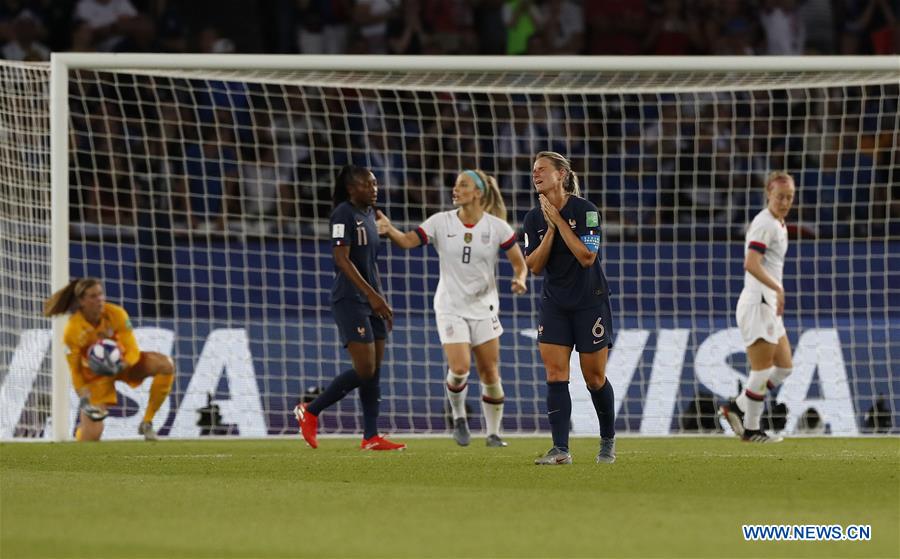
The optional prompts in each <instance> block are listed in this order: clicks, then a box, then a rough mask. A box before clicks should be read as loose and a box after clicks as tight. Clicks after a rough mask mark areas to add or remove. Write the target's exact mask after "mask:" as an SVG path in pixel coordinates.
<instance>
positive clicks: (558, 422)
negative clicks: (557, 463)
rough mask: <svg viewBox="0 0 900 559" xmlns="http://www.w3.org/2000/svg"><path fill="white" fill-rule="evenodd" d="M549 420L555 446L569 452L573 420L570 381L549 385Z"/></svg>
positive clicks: (549, 383) (550, 383)
mask: <svg viewBox="0 0 900 559" xmlns="http://www.w3.org/2000/svg"><path fill="white" fill-rule="evenodd" d="M547 419H549V420H550V430H551V432H552V433H553V446H555V447H557V448H561V449H563V450H565V451H567V452H568V450H569V422H570V421H571V420H572V397H571V396H570V395H569V381H562V382H548V383H547Z"/></svg>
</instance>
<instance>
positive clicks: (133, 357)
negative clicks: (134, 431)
mask: <svg viewBox="0 0 900 559" xmlns="http://www.w3.org/2000/svg"><path fill="white" fill-rule="evenodd" d="M66 313H72V316H71V317H69V321H68V323H67V324H66V329H65V334H64V338H63V343H64V344H65V350H66V354H67V357H66V359H67V360H68V362H69V369H70V370H71V372H72V385H73V387H74V388H75V392H77V393H78V396H79V398H80V403H79V406H78V407H79V426H78V429H77V430H76V431H75V438H76V439H77V440H79V441H97V440H100V436H101V435H102V434H103V420H104V419H105V418H106V416H107V415H108V414H109V412H108V411H107V409H106V408H107V406H109V405H114V404H115V403H116V401H117V396H116V388H115V381H117V380H118V381H122V382H125V383H128V385H129V386H132V387H135V388H136V387H138V386H140V385H141V383H142V382H144V379H145V378H147V377H153V384H151V385H150V401H149V402H148V404H147V411H146V412H145V413H144V419H143V421H142V422H141V425H140V427H139V428H138V434H140V435H143V437H144V439H146V440H148V441H152V440H155V439H156V431H155V430H154V429H153V416H154V415H156V412H157V411H158V410H159V407H160V406H161V405H162V403H163V402H164V401H165V400H166V398H167V397H168V396H169V392H170V391H171V390H172V382H173V381H174V379H175V365H174V364H173V363H172V359H171V358H169V357H168V356H166V355H163V354H161V353H156V352H153V351H141V350H140V348H138V345H137V340H136V339H135V337H134V331H133V330H132V328H131V320H129V318H128V313H127V312H126V311H125V309H123V308H122V307H120V306H118V305H114V304H112V303H107V302H106V295H105V294H104V292H103V285H102V284H101V283H100V280H98V279H96V278H81V279H76V280H72V281H70V282H69V284H68V285H67V286H65V287H64V288H62V289H60V290H59V291H57V292H56V293H54V294H53V295H51V296H50V298H49V299H47V300H46V301H45V302H44V316H55V315H59V314H66ZM102 339H112V340H115V341H116V343H117V344H118V346H119V348H120V350H121V353H122V359H121V360H120V361H119V362H117V363H115V364H114V365H112V366H103V365H100V364H97V363H95V362H92V361H90V360H88V358H87V352H88V350H89V349H90V348H91V346H92V345H94V344H95V343H96V342H97V341H99V340H102Z"/></svg>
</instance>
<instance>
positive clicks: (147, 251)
mask: <svg viewBox="0 0 900 559" xmlns="http://www.w3.org/2000/svg"><path fill="white" fill-rule="evenodd" d="M898 74H900V71H897V72H874V71H859V72H846V71H842V72H827V71H820V72H746V71H740V70H737V69H736V70H735V71H734V72H724V73H723V72H696V71H695V72H678V71H670V72H602V71H598V72H560V71H554V70H553V69H552V68H551V69H548V70H547V71H542V72H522V71H516V72H504V71H494V72H442V71H438V70H435V71H431V72H404V71H401V70H399V69H398V70H395V71H389V72H363V71H355V72H342V71H309V72H304V71H294V72H288V71H283V70H279V71H270V70H258V71H249V70H241V71H226V70H196V69H188V68H185V69H180V70H135V69H128V68H122V69H119V70H115V71H102V72H98V71H87V70H73V71H71V72H70V74H69V111H70V115H69V116H70V118H69V124H68V130H67V134H68V139H69V150H70V151H69V154H70V155H69V193H68V194H69V201H70V207H69V216H68V217H69V222H70V236H71V241H70V246H69V261H70V270H69V271H70V275H71V276H72V277H81V276H96V277H98V278H100V279H101V280H102V281H103V284H104V286H105V288H106V293H107V297H108V299H109V300H110V301H111V302H114V303H117V304H121V305H123V306H124V307H125V309H126V310H127V311H128V312H129V314H130V315H131V318H132V322H133V324H134V325H135V327H136V330H137V336H138V340H139V342H140V344H141V347H142V349H144V350H153V351H160V352H163V353H168V354H171V355H172V356H173V357H174V359H175V363H176V369H177V378H176V382H175V385H174V388H173V392H172V395H171V396H170V398H169V400H168V401H167V402H166V404H165V405H164V406H163V408H162V409H161V410H160V412H159V414H158V415H157V418H156V420H155V423H156V426H157V429H158V430H160V431H161V432H162V434H164V435H166V434H168V435H170V436H173V437H197V436H201V435H207V434H230V435H240V436H265V435H276V434H291V433H294V432H296V428H297V426H296V423H295V421H294V419H293V416H292V414H291V410H292V408H293V407H294V405H295V404H296V403H297V401H298V400H299V399H301V398H304V397H312V396H313V395H314V394H315V392H316V391H317V390H320V389H321V388H323V387H324V386H325V385H326V384H327V383H328V382H329V381H330V380H331V379H332V378H333V377H334V376H335V375H336V374H338V373H339V372H340V371H342V370H345V369H347V368H348V367H349V366H350V365H349V358H348V355H347V353H346V351H345V350H344V349H343V348H341V347H340V342H339V341H338V337H337V332H336V328H335V326H334V323H333V320H332V317H331V312H330V307H329V303H328V300H329V293H330V288H331V285H332V282H333V277H334V267H333V263H332V256H331V252H332V249H331V243H330V241H329V231H328V217H329V212H330V210H331V194H332V185H333V183H334V180H335V177H336V175H337V173H338V171H339V170H340V168H341V166H343V165H345V164H356V165H360V166H364V167H367V168H369V169H370V170H372V171H373V173H374V174H375V176H376V177H377V179H378V182H379V189H380V190H379V208H380V209H381V210H382V211H384V212H385V213H386V214H387V215H388V216H389V217H390V218H391V219H392V221H393V222H394V223H395V224H396V225H397V226H398V227H400V228H401V229H403V230H410V229H413V228H415V227H416V226H417V225H419V224H420V223H421V222H422V221H423V220H424V219H425V218H426V217H427V216H429V215H431V214H432V213H434V212H437V211H442V210H447V209H450V208H451V207H452V203H451V199H450V194H451V188H452V186H453V183H454V181H455V178H456V176H457V174H458V173H460V172H461V171H462V170H464V169H474V168H478V169H482V170H484V171H485V172H487V173H488V174H490V175H493V176H494V177H496V179H497V180H498V183H499V185H500V189H501V191H502V192H503V195H504V198H505V201H506V204H507V207H508V209H509V221H510V223H511V224H512V225H513V227H514V228H515V229H516V230H517V231H520V230H521V223H522V218H523V217H524V215H525V213H526V212H527V211H528V210H529V209H531V208H532V207H534V206H535V205H536V196H535V194H534V190H533V186H532V185H531V179H530V172H531V166H532V162H533V156H534V154H535V153H537V152H539V151H542V150H552V151H558V152H560V153H562V154H564V155H566V156H567V157H569V158H570V159H571V161H572V164H573V168H574V170H575V171H576V172H577V173H578V175H579V177H580V179H581V183H582V188H583V196H585V197H586V198H588V199H590V200H591V201H592V202H594V203H595V204H596V205H597V206H598V207H599V208H600V210H601V229H602V243H601V250H600V255H601V258H602V262H603V267H604V270H605V272H606V275H607V276H608V278H609V280H610V284H611V291H612V305H613V317H614V323H615V324H614V326H615V332H616V337H615V342H614V347H613V349H612V351H611V354H610V361H609V365H608V369H607V374H608V378H609V379H610V380H611V382H612V384H613V387H614V388H615V391H616V403H617V410H618V411H617V414H618V417H617V429H618V430H619V431H620V432H624V433H640V434H647V435H663V434H668V433H691V432H716V431H722V430H723V426H722V425H720V424H719V422H718V421H717V420H716V419H715V417H714V413H715V408H714V403H715V402H719V401H721V400H723V399H726V398H728V397H730V396H733V395H735V394H736V393H737V390H738V387H739V384H740V383H741V382H743V380H744V379H745V378H746V374H747V369H748V365H747V361H746V358H745V355H744V348H743V345H742V343H741V340H740V336H739V335H738V333H737V330H736V324H735V321H734V316H733V313H734V307H735V304H736V302H737V298H738V295H739V293H740V290H741V288H742V283H743V255H744V247H743V239H744V232H745V228H746V226H747V225H748V223H749V222H750V220H752V218H753V217H754V215H755V214H756V213H757V212H758V211H760V210H761V209H763V207H764V204H765V199H764V181H765V177H766V175H767V174H768V173H769V172H770V171H773V170H786V171H788V172H790V173H791V174H792V175H793V176H794V177H795V179H796V183H797V200H796V203H795V209H794V210H793V211H792V213H791V214H790V216H789V217H788V220H787V222H788V228H789V233H790V249H789V252H788V255H787V263H786V266H785V288H786V292H787V306H786V311H785V324H786V327H787V331H788V337H789V339H790V341H791V345H792V347H793V348H794V374H793V375H792V376H791V377H789V378H788V380H787V382H786V383H785V384H784V385H783V386H782V387H781V388H780V389H779V390H778V391H777V392H775V393H774V395H772V396H770V397H769V399H768V402H767V412H766V415H765V416H764V423H765V424H766V425H768V426H769V428H771V429H778V430H782V429H783V430H785V431H786V432H789V433H794V432H809V433H817V432H828V433H835V434H843V435H848V434H849V435H853V434H858V433H863V432H873V431H879V430H888V431H893V432H898V430H900V421H898V418H897V416H896V414H897V411H896V410H897V409H898V405H900V400H898V396H900V381H898V377H897V375H896V373H895V371H896V370H898V366H900V355H898V350H897V348H898V347H900V322H898V316H900V308H898V307H900V303H898V288H897V282H896V281H890V280H889V277H890V274H891V273H894V272H895V271H896V270H898V269H900V238H898V234H900V226H898V223H900V215H898V212H900V210H898V203H900V200H898V185H900V176H898V174H897V168H900V160H898V145H900V136H898V126H900V125H898V98H900V91H898V83H900V76H898ZM0 79H2V83H0V87H2V92H3V95H2V98H0V120H2V128H0V175H2V179H0V182H2V196H0V230H2V233H3V235H2V242H0V261H2V268H0V300H2V308H0V317H2V326H0V361H2V363H3V369H2V372H0V375H2V376H0V382H2V387H0V390H2V391H0V404H2V409H3V411H2V414H0V415H2V420H3V423H2V426H0V427H2V431H0V437H2V438H4V439H9V438H16V437H45V436H49V435H48V433H47V419H48V417H49V415H50V412H49V410H50V396H49V394H50V390H49V387H50V383H49V378H50V373H49V343H50V335H49V330H48V329H49V321H47V320H46V319H42V318H41V317H40V310H41V303H42V301H43V299H44V298H46V297H47V296H48V295H49V293H50V285H49V283H50V282H49V275H50V274H49V246H50V245H49V239H50V229H51V227H53V226H54V225H53V224H51V222H50V215H49V208H50V197H51V189H50V181H49V177H50V166H49V134H50V132H49V108H48V107H49V102H48V90H49V85H48V84H49V68H48V67H47V66H39V65H11V64H8V63H3V64H2V65H0ZM475 242H477V240H475ZM379 260H380V271H381V273H382V283H383V287H384V290H385V292H386V295H387V299H388V301H389V303H390V304H391V305H392V306H393V308H394V311H395V321H394V330H393V331H392V332H391V333H390V335H389V338H388V341H387V351H386V355H385V360H384V365H383V367H382V404H381V417H380V419H379V421H380V423H379V426H380V428H381V430H382V431H384V432H394V433H407V432H415V433H442V432H445V431H446V430H447V428H448V410H447V405H446V403H445V400H446V398H445V395H444V377H445V376H446V370H447V367H446V363H445V361H444V358H443V354H442V351H441V346H440V342H439V340H438V336H437V332H436V329H435V324H434V314H433V311H432V309H431V307H432V297H433V293H434V289H435V286H436V284H437V279H438V276H437V256H436V254H435V252H434V251H433V249H432V248H430V247H421V248H417V249H413V250H411V251H402V250H400V249H397V248H394V247H388V246H387V244H386V243H385V245H383V248H382V251H381V255H380V258H379ZM892 271H893V272H892ZM510 278H511V268H510V266H509V264H508V263H507V262H506V260H505V258H501V264H500V268H499V287H500V292H501V303H500V307H501V308H500V319H501V322H502V323H503V326H504V329H505V333H504V334H503V336H502V337H501V340H500V342H501V359H500V373H501V378H502V379H503V386H504V389H505V393H506V406H505V417H504V421H503V428H504V431H505V432H507V433H534V432H538V431H545V430H547V429H548V428H549V426H548V424H547V421H546V416H545V405H544V394H545V391H546V387H545V373H544V369H543V366H542V364H541V360H540V356H539V354H538V352H537V347H536V342H535V337H536V330H535V328H536V319H537V311H538V305H539V293H540V290H541V278H540V277H529V280H528V286H529V293H527V294H526V295H521V296H514V295H513V294H511V293H510V292H509V280H510ZM571 369H572V370H571V390H572V396H573V419H572V422H573V433H574V434H575V435H593V434H595V433H596V432H597V425H596V417H595V416H594V412H593V408H592V406H591V403H590V396H589V394H588V392H587V390H586V389H585V388H584V386H583V385H584V382H583V380H582V378H581V374H580V369H579V365H578V360H577V356H575V357H574V358H573V360H572V367H571ZM473 375H474V364H473ZM474 378H475V377H474V376H473V379H474ZM474 384H475V383H473V385H474ZM148 386H149V383H148V384H147V385H144V386H143V387H141V388H138V389H132V388H130V387H127V386H124V385H122V386H120V387H119V405H118V406H117V407H116V408H114V409H113V413H112V415H111V417H110V418H109V419H107V422H106V432H105V435H104V436H105V437H107V438H126V437H134V436H136V433H137V425H138V423H139V422H140V417H141V415H142V411H139V410H141V408H142V406H143V405H144V404H145V403H146V400H147V390H148ZM478 397H479V394H478V390H477V389H473V390H471V391H470V392H469V400H470V402H469V407H470V408H471V413H470V414H469V417H470V425H471V426H472V428H473V430H475V431H478V430H479V429H480V428H481V425H482V423H481V422H482V418H481V413H480V410H479V406H478ZM72 398H73V405H74V395H73V396H72ZM74 419H75V412H74V407H73V412H72V417H71V421H72V422H73V424H74ZM725 429H727V427H725ZM320 430H321V431H322V432H323V433H325V434H328V433H332V434H334V433H340V434H353V433H359V432H360V431H361V416H360V407H359V404H358V400H357V398H356V396H355V394H351V395H350V396H349V397H347V398H345V399H344V400H343V401H342V402H340V403H339V404H338V405H336V406H335V407H333V408H331V409H329V410H327V411H326V412H324V413H323V415H322V417H321V419H320Z"/></svg>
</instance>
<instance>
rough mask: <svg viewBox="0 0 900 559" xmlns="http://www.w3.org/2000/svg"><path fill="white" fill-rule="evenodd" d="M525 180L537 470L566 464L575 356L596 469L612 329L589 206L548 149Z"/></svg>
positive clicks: (603, 446)
mask: <svg viewBox="0 0 900 559" xmlns="http://www.w3.org/2000/svg"><path fill="white" fill-rule="evenodd" d="M532 182H533V183H534V187H535V190H537V193H538V199H539V202H540V205H539V206H538V207H535V208H533V209H532V210H531V211H529V212H528V214H527V215H526V216H525V262H526V263H527V264H528V269H529V270H531V272H532V273H533V274H544V288H543V292H542V293H541V310H540V318H539V322H538V347H539V349H540V352H541V359H542V360H543V361H544V367H545V368H546V370H547V418H548V419H549V420H550V428H551V431H552V433H553V448H551V449H550V450H549V451H547V453H546V454H544V455H543V456H541V457H539V458H537V459H536V460H535V461H534V463H535V464H538V465H556V464H571V463H572V455H571V454H570V453H569V421H570V418H571V415H572V399H571V396H570V394H569V357H570V356H571V354H572V348H573V346H574V348H575V349H576V350H577V351H578V354H579V361H580V362H581V372H582V374H583V375H584V380H585V383H586V384H587V388H588V391H589V392H590V394H591V401H592V402H593V404H594V410H595V411H596V412H597V419H598V420H599V422H600V451H599V452H598V454H597V459H596V460H597V462H598V463H612V462H614V461H615V459H616V443H615V436H616V431H615V398H614V393H613V387H612V385H611V384H610V383H609V381H608V380H607V379H606V361H607V358H608V355H609V348H610V346H612V339H613V324H612V313H611V311H610V302H609V287H608V285H607V283H606V277H605V276H604V275H603V270H602V269H601V268H600V258H599V257H598V256H597V251H598V250H599V249H600V218H599V213H598V212H597V207H596V206H595V205H594V204H592V203H591V202H589V201H588V200H585V199H584V198H581V197H579V195H578V194H579V189H578V177H577V176H576V175H575V172H574V171H573V170H572V165H571V163H569V160H568V159H566V158H565V157H563V156H562V155H560V154H558V153H556V152H552V151H542V152H540V153H538V154H537V155H536V156H535V158H534V167H533V169H532Z"/></svg>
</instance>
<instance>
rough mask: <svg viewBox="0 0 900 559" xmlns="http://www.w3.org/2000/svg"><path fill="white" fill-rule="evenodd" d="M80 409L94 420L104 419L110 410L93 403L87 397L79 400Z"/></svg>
mask: <svg viewBox="0 0 900 559" xmlns="http://www.w3.org/2000/svg"><path fill="white" fill-rule="evenodd" d="M78 409H80V410H81V411H82V412H84V415H86V416H88V417H89V418H90V419H91V420H92V421H103V420H104V419H106V416H108V415H109V412H108V411H106V410H105V409H103V408H99V407H97V406H95V405H93V404H91V400H90V398H87V397H84V398H82V399H81V400H80V401H79V403H78Z"/></svg>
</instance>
